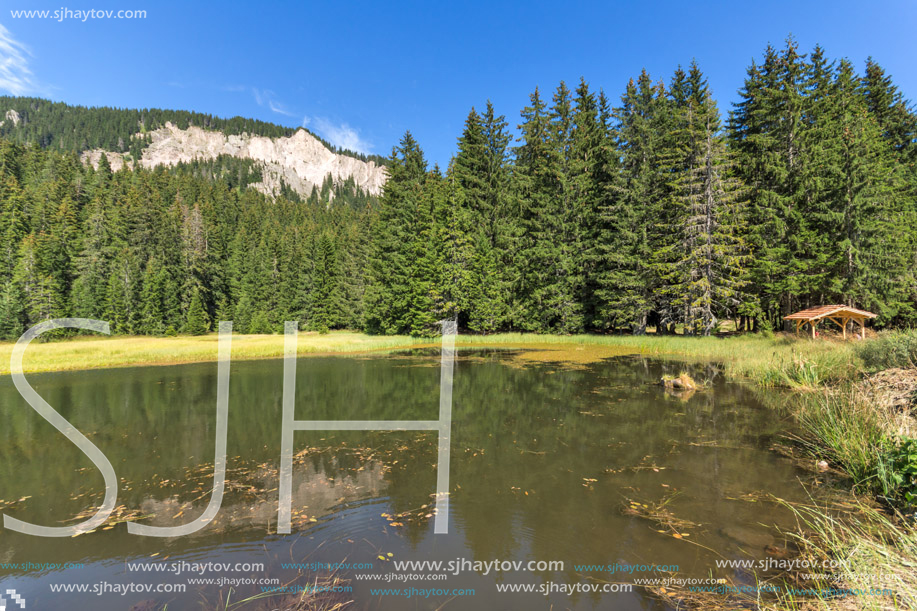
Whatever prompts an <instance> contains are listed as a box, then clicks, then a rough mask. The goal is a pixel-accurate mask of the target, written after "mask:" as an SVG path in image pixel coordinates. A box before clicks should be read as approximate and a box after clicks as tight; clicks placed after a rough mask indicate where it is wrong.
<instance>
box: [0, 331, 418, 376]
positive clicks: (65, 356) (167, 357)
mask: <svg viewBox="0 0 917 611" xmlns="http://www.w3.org/2000/svg"><path fill="white" fill-rule="evenodd" d="M422 344H429V340H423V341H422V340H418V339H416V338H412V337H404V336H393V337H386V336H372V335H365V334H363V333H351V332H348V331H336V332H333V333H328V334H325V335H320V334H317V333H301V334H300V337H299V343H298V352H299V354H333V353H344V352H368V351H374V350H391V349H394V348H407V347H411V346H414V345H422ZM13 345H14V344H13V343H10V342H3V343H0V375H9V373H10V354H11V353H12V351H13ZM282 356H283V336H282V335H234V336H233V338H232V358H233V359H234V360H235V359H239V360H245V359H268V358H281V357H282ZM216 359H217V335H216V334H210V335H200V336H190V335H189V336H179V337H147V336H138V337H77V338H73V339H65V340H60V341H50V342H37V341H34V342H32V344H31V345H30V346H29V348H28V351H27V352H26V354H25V357H24V358H23V368H24V370H25V371H26V372H27V373H37V372H42V371H73V370H80V369H102V368H106V367H126V366H141V365H173V364H180V363H199V362H207V361H215V360H216Z"/></svg>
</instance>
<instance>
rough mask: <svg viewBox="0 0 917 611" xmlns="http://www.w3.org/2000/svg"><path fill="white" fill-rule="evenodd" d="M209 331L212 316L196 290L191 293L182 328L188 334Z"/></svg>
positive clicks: (200, 333)
mask: <svg viewBox="0 0 917 611" xmlns="http://www.w3.org/2000/svg"><path fill="white" fill-rule="evenodd" d="M208 331H210V317H209V316H208V315H207V311H206V310H205V309H204V304H203V300H202V299H201V295H200V292H199V291H197V290H195V291H194V292H193V293H192V294H191V303H190V305H189V306H188V312H187V314H186V315H185V325H184V327H183V328H182V332H183V333H186V334H188V335H204V334H205V333H207V332H208ZM256 332H258V331H256Z"/></svg>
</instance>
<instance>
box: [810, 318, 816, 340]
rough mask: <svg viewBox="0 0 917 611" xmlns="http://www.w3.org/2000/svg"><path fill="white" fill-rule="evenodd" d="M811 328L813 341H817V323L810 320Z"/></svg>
mask: <svg viewBox="0 0 917 611" xmlns="http://www.w3.org/2000/svg"><path fill="white" fill-rule="evenodd" d="M809 326H810V327H812V339H815V321H814V320H810V321H809Z"/></svg>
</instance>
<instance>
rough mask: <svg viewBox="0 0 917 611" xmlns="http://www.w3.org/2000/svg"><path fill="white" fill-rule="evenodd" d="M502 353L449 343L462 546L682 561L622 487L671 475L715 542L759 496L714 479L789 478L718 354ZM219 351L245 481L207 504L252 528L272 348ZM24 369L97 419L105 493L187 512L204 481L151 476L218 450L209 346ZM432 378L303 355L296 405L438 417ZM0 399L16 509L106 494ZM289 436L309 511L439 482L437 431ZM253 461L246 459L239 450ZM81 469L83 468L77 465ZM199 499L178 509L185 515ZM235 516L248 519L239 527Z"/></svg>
mask: <svg viewBox="0 0 917 611" xmlns="http://www.w3.org/2000/svg"><path fill="white" fill-rule="evenodd" d="M511 358H512V354H511V353H509V352H507V351H478V352H475V353H474V356H473V357H472V358H462V357H461V353H460V357H459V359H458V362H457V363H456V370H455V391H454V407H453V435H452V473H451V481H452V511H453V515H452V520H451V529H452V531H453V532H461V533H462V534H463V535H464V537H465V541H466V544H467V545H468V547H469V548H470V550H471V553H472V555H473V556H474V558H475V559H478V560H492V559H494V558H519V557H526V558H537V559H564V560H567V561H568V568H570V569H571V570H572V566H571V565H572V563H573V562H577V563H586V564H589V563H612V562H615V561H629V562H636V561H640V560H643V561H649V562H657V563H683V564H685V565H686V566H688V565H694V564H695V563H697V561H698V558H699V557H702V558H707V556H705V555H704V554H706V552H703V551H699V550H700V548H696V547H695V546H691V545H685V544H681V543H679V544H675V545H673V540H672V539H671V538H666V537H664V536H663V535H661V534H659V533H656V532H655V530H654V529H653V528H652V527H651V525H650V524H648V523H647V522H646V521H643V520H640V519H638V518H635V517H633V516H623V515H621V513H620V511H619V506H620V504H621V502H622V500H623V496H622V495H626V496H628V497H631V498H634V497H636V498H645V499H647V500H658V499H659V498H661V497H663V496H664V495H666V494H668V493H670V492H671V491H673V490H678V491H680V492H681V494H680V495H679V496H678V497H677V498H676V500H675V501H673V504H672V505H671V507H672V509H673V511H675V512H676V513H678V512H682V513H683V514H684V517H685V518H687V519H690V520H692V521H694V522H700V523H702V524H704V529H705V530H706V531H707V534H705V533H703V532H701V533H695V536H696V537H697V538H698V539H702V538H703V537H705V536H706V537H710V538H711V541H710V542H712V543H713V545H711V546H712V547H716V548H719V547H721V546H723V545H725V544H726V543H725V541H724V540H721V539H718V538H717V533H718V531H719V528H720V526H722V525H723V524H730V523H746V524H747V523H754V522H757V521H760V520H763V519H770V517H771V516H769V514H768V512H770V508H762V507H761V506H760V505H758V506H755V505H754V504H750V503H740V502H735V501H725V500H724V499H725V498H726V497H730V496H733V497H737V496H738V495H740V494H742V493H745V492H751V491H755V490H761V489H771V488H772V487H774V486H781V487H784V488H785V487H786V486H787V485H788V484H787V482H788V481H790V480H791V479H792V475H793V472H792V469H791V468H790V467H789V466H788V465H787V464H785V463H783V462H780V461H779V460H778V459H777V458H776V457H774V456H773V455H770V454H766V453H762V452H760V451H756V449H760V448H761V447H763V445H764V444H765V443H766V442H767V441H768V439H769V438H770V437H772V436H774V435H776V434H777V433H779V432H780V431H781V430H783V429H784V428H785V424H784V423H782V422H781V421H780V419H779V418H778V417H776V415H775V412H772V411H769V410H767V409H764V408H763V407H762V406H761V404H760V403H759V402H758V400H757V399H756V397H755V395H754V393H753V392H752V391H751V390H749V389H747V388H745V387H743V386H739V385H734V384H725V383H724V382H723V380H722V377H721V376H720V374H719V369H718V368H717V367H713V366H707V365H686V364H684V363H676V362H665V361H657V360H652V359H644V358H638V357H621V358H615V359H612V360H607V361H599V362H595V363H591V364H587V365H585V366H583V365H579V366H577V367H574V368H568V367H564V366H562V365H557V364H554V365H552V364H546V363H529V364H525V365H524V366H521V367H520V366H518V363H516V364H514V366H513V367H507V366H505V365H504V364H503V363H504V362H505V361H506V360H507V359H511ZM232 367H233V373H232V379H231V388H230V422H229V441H228V451H229V457H230V458H229V467H230V469H232V468H234V467H239V466H244V467H245V468H246V469H247V471H245V473H243V472H241V471H240V472H237V473H235V474H234V473H232V472H230V474H229V478H230V483H232V482H233V481H234V480H235V481H236V483H240V482H241V483H243V484H245V485H251V486H254V487H256V488H258V489H259V492H258V494H256V495H255V497H253V498H248V497H245V496H244V494H243V493H242V492H241V491H239V490H234V489H232V487H231V486H230V490H229V491H228V494H227V498H226V500H225V502H224V507H223V510H222V511H221V517H220V520H224V522H221V524H224V525H225V524H228V523H227V522H225V521H226V520H229V521H230V522H229V523H231V521H232V520H233V519H236V520H237V521H238V524H240V525H245V527H246V528H255V527H256V525H257V528H258V530H261V528H264V527H266V525H267V524H268V523H269V521H270V519H271V518H272V517H274V516H276V491H272V489H273V488H275V487H276V468H277V463H278V460H279V446H280V426H281V419H280V418H281V412H280V403H281V397H282V389H281V375H282V365H281V362H280V361H258V362H236V363H233V365H232ZM683 370H684V371H687V372H688V373H689V374H690V375H691V376H692V377H694V378H695V379H697V380H710V381H711V387H710V388H706V389H703V390H701V391H699V392H697V393H696V394H694V395H693V396H691V397H690V398H687V399H685V398H684V397H678V396H670V395H667V394H666V393H665V390H664V389H663V388H661V387H660V386H659V385H658V380H659V379H660V378H661V377H662V375H663V374H674V375H677V374H678V373H680V372H681V371H683ZM30 379H32V380H33V384H34V385H35V386H36V389H37V390H38V391H39V392H40V393H41V394H42V395H43V396H44V397H45V398H46V399H47V400H48V401H49V402H50V403H51V404H52V405H53V406H55V407H56V408H57V409H59V410H60V411H61V413H63V414H64V415H65V416H66V417H68V418H70V419H71V421H72V422H73V423H74V424H75V425H76V426H77V427H78V428H80V429H81V430H83V431H87V432H94V433H93V434H92V435H91V437H90V438H91V439H92V440H93V441H94V442H95V443H97V444H98V445H99V447H100V448H101V449H102V450H103V451H104V452H105V453H106V454H107V455H108V456H109V458H110V460H111V461H112V463H113V464H114V465H115V468H116V471H117V473H118V475H119V476H120V477H121V478H123V479H125V480H127V481H128V482H132V483H129V484H128V485H126V486H124V489H122V491H121V492H120V495H119V503H123V504H126V505H128V506H129V507H145V508H148V509H150V510H152V511H153V512H154V513H156V514H158V515H159V517H157V518H156V520H164V518H162V516H163V515H168V516H169V519H168V520H165V521H166V522H168V521H169V520H171V519H173V518H172V517H171V516H174V515H175V514H177V513H178V512H179V511H181V510H180V509H179V510H177V511H173V509H175V508H176V507H181V505H182V503H185V502H187V501H189V500H190V499H192V498H194V497H196V496H199V493H196V494H193V495H192V494H191V493H192V492H193V491H194V488H189V487H182V486H178V487H174V486H168V485H167V486H159V485H154V483H153V482H154V481H156V482H161V481H162V480H171V481H172V482H173V483H174V482H182V481H184V480H186V479H187V475H186V472H187V470H188V469H193V468H195V467H197V466H199V465H202V464H203V465H205V466H206V465H208V464H210V462H211V461H212V460H213V443H214V440H213V434H214V426H215V422H214V421H215V397H216V365H215V364H203V365H192V366H182V367H151V368H138V369H124V370H117V371H114V372H90V373H73V374H56V375H52V376H36V377H34V378H30ZM438 396H439V368H438V352H436V351H433V352H432V353H431V354H430V355H429V356H427V357H407V356H404V355H401V356H396V357H391V356H390V357H383V358H353V357H335V358H308V359H300V362H299V367H298V379H297V418H299V419H330V418H334V419H341V420H345V419H389V420H396V419H435V418H436V417H437V413H438ZM0 406H2V407H0V410H2V413H0V416H2V417H3V418H4V422H5V423H7V424H6V426H4V427H3V428H2V429H0V441H2V442H3V443H2V444H0V474H2V475H3V477H2V482H0V498H7V496H12V495H18V496H24V495H28V494H31V495H32V496H33V499H32V500H30V502H29V505H28V512H29V519H30V520H31V521H34V522H36V523H44V522H47V523H50V522H52V521H54V520H58V519H63V518H66V517H69V516H71V515H73V514H74V513H75V512H76V511H79V510H81V509H83V508H85V506H86V504H87V498H85V497H81V498H77V499H73V500H71V498H70V496H73V495H77V494H80V493H83V492H86V491H90V492H94V491H98V493H99V494H100V493H101V490H99V488H100V483H101V477H100V476H99V475H98V473H96V472H95V470H94V468H93V467H92V466H91V464H90V463H89V462H88V461H87V460H86V459H85V457H83V456H82V454H81V453H79V452H78V451H77V450H76V449H75V448H74V447H73V446H72V445H71V444H69V443H67V442H66V441H61V440H60V439H59V438H58V437H59V436H57V434H56V432H55V431H53V429H51V427H50V425H48V424H47V423H46V422H44V421H43V420H41V419H40V418H39V417H38V416H37V415H35V414H34V412H32V410H31V409H29V408H28V407H27V405H26V404H25V403H24V401H22V400H21V399H19V398H18V394H17V393H16V392H15V389H14V388H13V387H12V384H11V383H7V382H0ZM295 448H296V450H295V451H296V452H300V451H302V450H303V449H306V448H315V449H316V451H314V452H307V453H306V454H305V455H303V456H301V457H300V459H299V464H298V466H297V468H296V470H295V472H294V487H295V490H296V495H297V496H296V498H295V502H294V509H296V508H298V507H299V506H300V505H302V506H308V510H307V511H306V513H307V514H308V515H310V516H318V517H321V516H323V515H327V514H329V513H331V512H335V511H337V510H338V509H340V508H341V507H342V506H346V505H348V504H351V503H354V502H356V501H359V500H361V499H368V498H378V497H380V496H383V495H387V496H388V498H389V505H390V508H387V509H386V511H389V512H390V513H393V514H398V513H402V512H408V511H415V510H417V509H418V508H420V507H422V506H423V505H425V504H429V503H430V501H431V495H432V494H433V492H434V490H435V479H436V470H435V462H436V435H435V433H429V432H427V433H423V432H390V433H381V432H321V431H315V432H297V433H296V436H295ZM396 461H397V462H396ZM258 465H261V466H262V471H261V472H260V475H259V471H258V470H257V469H254V468H252V467H253V466H258ZM78 468H85V471H82V472H80V473H75V472H74V470H75V469H78ZM654 468H655V469H659V470H658V471H654V470H653V469H654ZM154 473H155V474H156V477H155V478H153V477H152V476H153V474H154ZM587 479H595V480H596V481H595V482H594V483H590V482H587V481H586V480H587ZM662 484H667V485H668V488H666V487H663V486H662ZM782 492H784V495H785V493H786V490H785V489H784V490H782ZM526 493H528V494H526ZM174 495H178V496H177V497H175V496H174ZM207 498H209V497H207V496H205V497H203V498H202V499H201V500H200V501H199V504H200V506H201V507H203V504H204V503H205V502H206V500H207ZM253 499H254V501H253ZM243 501H244V502H243ZM255 501H256V502H255ZM246 502H247V503H249V504H248V505H246V504H245V503H246ZM252 502H254V505H252ZM252 506H254V507H255V509H254V510H251V507H252ZM246 507H248V509H246ZM195 511H196V510H185V514H184V515H185V516H188V517H187V519H193V515H196V513H195ZM246 511H247V513H246ZM762 513H763V514H765V516H764V517H762ZM182 519H184V518H182ZM156 520H154V521H153V522H152V523H162V522H157V521H156ZM392 529H396V531H397V532H400V533H402V534H403V535H404V536H405V537H407V539H408V540H409V541H411V542H412V543H413V544H415V545H416V544H419V543H420V541H421V540H422V539H423V538H424V537H427V536H430V526H429V523H428V522H427V521H423V520H417V521H409V520H405V521H404V526H402V527H390V530H392ZM212 532H213V531H211V534H212ZM239 532H240V533H242V534H239V535H237V536H239V537H242V538H246V537H248V538H250V536H251V535H250V534H244V533H245V528H243V529H240V531H239ZM262 532H263V531H262ZM204 534H205V535H206V532H205V533H204ZM259 536H260V535H259ZM134 539H137V538H136V537H135V538H134ZM86 540H87V541H86V543H83V542H82V541H81V543H82V544H84V545H85V544H87V543H88V544H90V545H92V546H98V547H97V549H98V552H99V554H100V555H104V553H105V551H104V550H105V549H106V547H105V545H106V544H105V541H108V539H106V538H105V537H87V538H86ZM90 542H91V543H90ZM135 544H136V543H135ZM705 544H709V543H705ZM710 562H711V563H712V561H710ZM698 566H705V565H704V563H703V562H701V563H700V564H698ZM571 578H572V576H571Z"/></svg>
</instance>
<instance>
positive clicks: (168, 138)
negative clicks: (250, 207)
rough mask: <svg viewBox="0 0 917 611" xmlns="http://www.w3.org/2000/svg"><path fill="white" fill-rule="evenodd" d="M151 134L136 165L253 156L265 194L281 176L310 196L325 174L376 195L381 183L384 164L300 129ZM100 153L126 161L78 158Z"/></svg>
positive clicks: (170, 128)
mask: <svg viewBox="0 0 917 611" xmlns="http://www.w3.org/2000/svg"><path fill="white" fill-rule="evenodd" d="M149 136H150V137H151V138H152V143H151V144H150V145H149V146H148V147H147V148H145V149H144V150H143V156H142V157H141V159H140V165H141V166H143V167H145V168H153V167H156V166H160V165H165V166H172V165H175V164H178V163H182V162H187V161H191V160H194V159H213V158H215V157H218V156H220V155H231V156H233V157H239V158H241V159H252V160H254V161H257V162H260V164H261V165H262V174H263V177H264V179H263V181H262V182H261V183H259V184H257V185H255V187H256V188H258V189H259V190H261V191H264V192H265V193H269V194H276V193H277V192H278V191H279V189H280V185H281V181H283V182H285V183H286V184H287V185H289V186H290V187H291V188H293V189H295V190H296V191H297V192H299V193H300V194H302V195H308V194H309V193H311V192H312V189H313V188H314V187H316V186H321V184H322V181H323V180H324V179H325V177H326V176H328V175H330V176H331V177H332V179H333V180H334V182H335V183H337V182H340V181H343V180H346V179H347V178H353V180H354V182H355V183H356V185H357V186H359V187H360V188H362V189H363V190H364V191H367V192H369V193H372V194H374V195H379V194H380V193H381V192H382V185H383V184H385V178H386V172H385V168H384V167H383V166H380V165H377V164H376V163H375V162H373V161H361V160H359V159H355V158H353V157H348V156H346V155H339V154H336V153H334V152H332V151H330V150H328V149H327V148H326V147H325V145H323V144H322V143H321V142H320V141H319V140H318V139H316V138H315V137H314V136H312V135H311V134H309V132H307V131H305V130H302V129H300V130H298V131H297V132H296V133H295V134H293V135H292V136H289V137H284V138H267V137H264V136H251V135H249V134H242V135H233V136H227V135H225V134H223V133H222V132H218V131H208V130H204V129H201V128H200V127H189V128H187V129H179V128H178V127H176V126H175V125H173V124H172V123H166V125H165V126H164V127H161V128H159V129H157V130H155V131H152V132H149ZM103 152H105V155H106V156H107V157H108V161H109V163H110V164H111V167H112V169H113V170H118V169H120V168H121V166H123V165H124V162H125V158H124V155H122V154H120V153H115V152H109V151H102V150H100V149H96V150H91V151H85V152H84V153H83V155H82V159H83V161H84V163H91V164H92V165H93V166H95V167H98V163H99V159H100V157H101V155H102V153H103Z"/></svg>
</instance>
